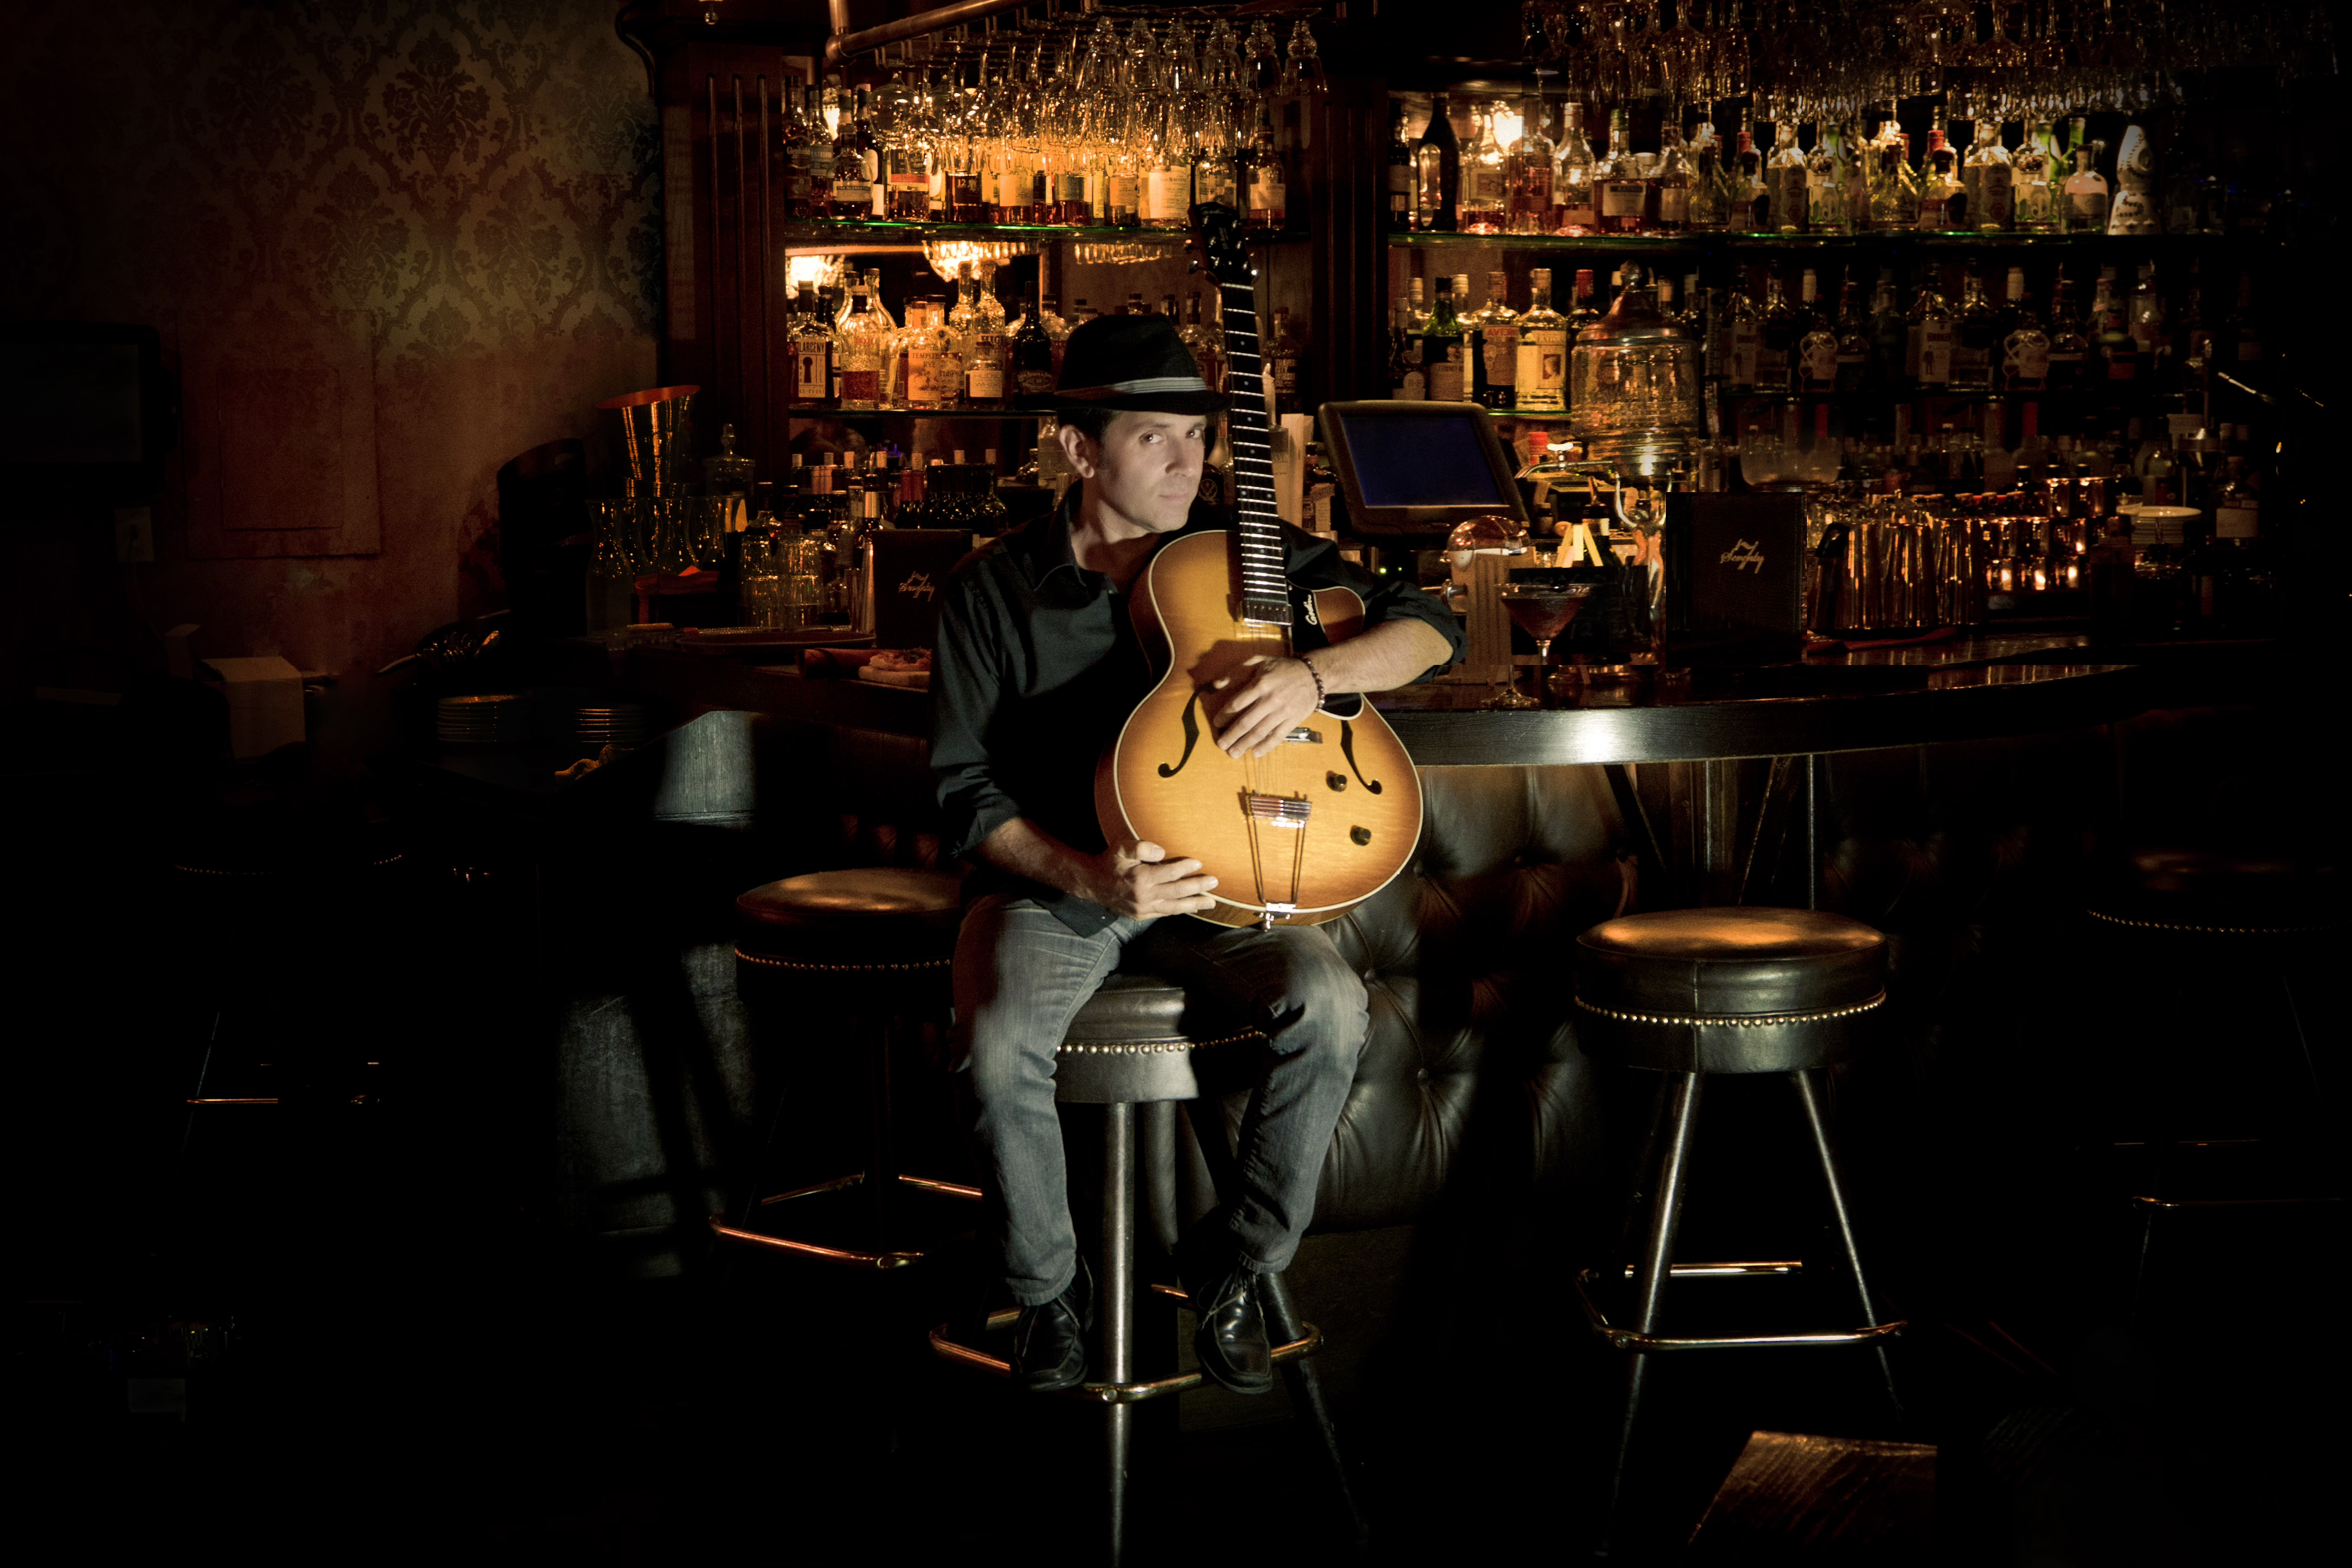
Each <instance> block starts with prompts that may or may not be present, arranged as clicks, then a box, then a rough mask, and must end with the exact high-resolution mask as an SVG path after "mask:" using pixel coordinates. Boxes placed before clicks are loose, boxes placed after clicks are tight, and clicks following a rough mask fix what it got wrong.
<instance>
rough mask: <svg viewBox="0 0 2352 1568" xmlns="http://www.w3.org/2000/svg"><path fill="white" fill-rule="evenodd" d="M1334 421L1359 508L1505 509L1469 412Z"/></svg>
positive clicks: (1474, 418)
mask: <svg viewBox="0 0 2352 1568" xmlns="http://www.w3.org/2000/svg"><path fill="white" fill-rule="evenodd" d="M1340 419H1341V422H1342V423H1344V424H1345V425H1346V427H1347V430H1346V435H1347V442H1348V450H1349V455H1350V456H1351V457H1352V458H1353V460H1354V464H1355V469H1356V482H1357V484H1358V485H1359V486H1361V491H1362V495H1363V504H1364V505H1365V506H1367V507H1508V505H1509V501H1508V499H1507V497H1505V496H1504V494H1503V492H1502V487H1501V486H1499V485H1498V484H1497V483H1496V478H1495V470H1494V468H1493V466H1492V465H1490V464H1489V463H1488V462H1487V460H1486V448H1485V446H1484V445H1483V444H1481V443H1480V441H1479V439H1478V426H1477V423H1476V421H1477V414H1476V413H1475V411H1473V410H1470V409H1466V408H1465V409H1464V410H1463V411H1462V412H1461V413H1451V412H1447V413H1427V414H1423V413H1413V414H1405V415H1381V416H1378V417H1372V416H1364V417H1357V416H1352V415H1349V414H1341V415H1340Z"/></svg>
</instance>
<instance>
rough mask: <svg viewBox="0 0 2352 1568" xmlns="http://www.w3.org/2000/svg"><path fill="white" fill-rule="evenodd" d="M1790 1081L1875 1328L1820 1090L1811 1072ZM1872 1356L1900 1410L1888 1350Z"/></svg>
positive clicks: (1875, 1349) (1877, 1349)
mask: <svg viewBox="0 0 2352 1568" xmlns="http://www.w3.org/2000/svg"><path fill="white" fill-rule="evenodd" d="M1789 1081H1790V1082H1791V1083H1794V1084H1795V1085H1796V1086H1797V1099H1798V1101H1799V1103H1801V1104H1802V1105H1803V1106H1804V1108H1805V1126H1806V1128H1807V1129H1808V1130H1809V1131H1811V1134H1812V1135H1813V1152H1814V1153H1815V1154H1816V1155H1820V1156H1821V1162H1822V1177H1823V1178H1824V1179H1825V1180H1826V1181H1827V1182H1828V1183H1829V1189H1830V1208H1831V1210H1832V1212H1833V1213H1834V1214H1835V1215H1836V1216H1837V1228H1838V1242H1839V1244H1840V1245H1841V1246H1843V1248H1844V1249H1845V1266H1846V1270H1847V1272H1848V1273H1849V1274H1851V1275H1852V1276H1853V1294H1854V1300H1855V1301H1856V1302H1857V1303H1858V1304H1859V1305H1860V1306H1861V1308H1862V1321H1863V1322H1864V1325H1866V1326H1868V1327H1872V1328H1875V1327H1876V1326H1877V1325H1878V1308H1877V1306H1876V1305H1875V1304H1874V1302H1873V1301H1871V1299H1870V1284H1869V1281H1867V1280H1866V1279H1864V1276H1863V1272H1862V1249H1860V1248H1859V1247H1857V1246H1856V1245H1854V1239H1853V1216H1852V1215H1851V1214H1849V1213H1848V1212H1847V1210H1846V1202H1845V1183H1844V1182H1843V1181H1842V1180H1840V1179H1839V1176H1838V1162H1837V1154H1836V1152H1835V1151H1834V1150H1832V1148H1831V1147H1830V1131H1829V1123H1828V1121H1827V1120H1826V1119H1825V1118H1824V1117H1823V1116H1822V1098H1821V1091H1820V1089H1819V1087H1818V1086H1817V1085H1816V1084H1815V1083H1814V1082H1813V1074H1812V1073H1811V1072H1791V1073H1790V1074H1789ZM1871 1354H1874V1355H1875V1356H1876V1357H1878V1375H1879V1376H1880V1377H1881V1378H1882V1379H1883V1380H1884V1381H1885V1384H1886V1402H1887V1403H1888V1404H1889V1405H1892V1406H1894V1407H1895V1409H1897V1410H1901V1409H1902V1408H1903V1398H1902V1396H1900V1395H1898V1394H1897V1393H1895V1368H1894V1365H1893V1364H1892V1363H1890V1362H1889V1361H1888V1360H1887V1357H1886V1347H1885V1345H1883V1344H1876V1345H1873V1346H1872V1347H1871Z"/></svg>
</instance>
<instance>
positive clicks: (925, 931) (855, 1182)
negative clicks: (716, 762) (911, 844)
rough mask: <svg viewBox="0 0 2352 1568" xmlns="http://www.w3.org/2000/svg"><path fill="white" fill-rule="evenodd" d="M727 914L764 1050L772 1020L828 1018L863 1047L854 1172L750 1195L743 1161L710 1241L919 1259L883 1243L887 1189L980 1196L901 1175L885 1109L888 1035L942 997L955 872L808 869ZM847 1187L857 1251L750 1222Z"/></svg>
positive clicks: (807, 1022) (775, 1116) (753, 1182)
mask: <svg viewBox="0 0 2352 1568" xmlns="http://www.w3.org/2000/svg"><path fill="white" fill-rule="evenodd" d="M735 912H736V915H737V922H738V924H737V937H736V946H735V959H736V966H737V967H736V984H737V988H738V989H739V990H740V991H741V992H742V994H744V995H745V996H746V997H747V998H751V1000H752V1002H753V1005H754V1008H755V1009H756V1012H755V1016H761V1015H764V1017H765V1018H766V1019H767V1020H768V1023H769V1027H767V1028H766V1029H765V1030H763V1032H764V1033H765V1034H766V1035H767V1036H768V1037H769V1038H768V1040H767V1042H766V1043H767V1044H768V1046H769V1048H770V1049H771V1050H782V1049H784V1048H785V1047H786V1045H787V1043H788V1042H787V1041H786V1040H783V1039H782V1038H780V1037H781V1035H782V1030H779V1029H777V1028H775V1027H773V1026H774V1023H775V1022H776V1021H778V1020H781V1019H789V1020H791V1021H792V1022H793V1024H794V1025H796V1026H800V1027H804V1028H828V1026H829V1025H830V1024H831V1023H833V1022H834V1021H836V1020H837V1021H839V1022H840V1023H842V1024H843V1025H844V1026H845V1032H846V1033H847V1034H849V1035H850V1036H851V1037H852V1038H854V1039H856V1040H857V1041H858V1043H859V1044H860V1045H861V1046H862V1047H863V1048H864V1051H865V1055H866V1168H865V1169H863V1170H860V1171H853V1172H851V1173H850V1174H848V1175H847V1176H835V1177H834V1178H832V1179H830V1180H827V1181H821V1182H818V1183H816V1184H815V1185H814V1186H802V1187H795V1188H793V1190H791V1191H789V1192H780V1193H775V1194H772V1195H769V1196H766V1197H762V1196H761V1194H760V1190H759V1189H760V1183H759V1180H758V1176H759V1172H758V1170H757V1168H756V1165H757V1162H756V1161H755V1168H754V1169H753V1171H752V1173H751V1179H750V1180H749V1181H747V1182H745V1183H744V1185H743V1188H742V1196H741V1197H740V1199H739V1200H738V1202H737V1206H736V1210H735V1212H734V1213H733V1214H731V1215H729V1214H714V1215H712V1216H711V1217H710V1228H711V1231H712V1232H713V1234H715V1235H717V1236H718V1237H719V1239H722V1240H726V1241H730V1242H737V1243H740V1244H742V1245H744V1246H750V1247H759V1248H765V1249H769V1250H772V1251H777V1252H785V1253H790V1254H793V1255H794V1256H797V1257H802V1258H810V1259H814V1260H818V1261H820V1262H826V1263H836V1264H841V1265H844V1266H845V1267H849V1268H857V1269H878V1270H891V1269H902V1268H905V1267H906V1266H907V1265H908V1264H910V1263H914V1262H917V1261H919V1260H921V1258H922V1256H923V1254H922V1253H921V1252H920V1251H919V1250H914V1249H905V1248H894V1247H892V1246H891V1245H890V1239H891V1228H890V1210H891V1208H892V1207H893V1205H892V1203H891V1199H892V1197H894V1196H896V1194H897V1193H898V1189H900V1188H909V1189H913V1190H916V1191H919V1192H925V1193H929V1194H933V1195H936V1196H940V1197H950V1198H959V1199H962V1200H964V1201H967V1202H974V1203H976V1202H978V1201H979V1199H980V1189H979V1188H977V1187H973V1186H964V1185H962V1184H961V1183H958V1182H947V1181H935V1180H931V1179H929V1178H927V1177H923V1176H908V1175H905V1174H903V1173H901V1172H900V1171H899V1169H898V1163H897V1160H898V1153H897V1148H896V1142H895V1138H894V1127H893V1119H892V1116H891V1097H890V1046H891V1041H892V1040H893V1039H894V1038H895V1037H896V1035H897V1033H898V1030H899V1029H900V1027H901V1026H902V1025H904V1024H906V1023H908V1022H909V1021H912V1020H916V1019H920V1018H922V1017H924V1016H925V1015H927V1014H928V1015H932V1016H944V1015H945V1014H946V1012H947V1010H948V1008H949V1006H950V991H949V973H950V967H951V966H952V965H953V963H954V959H955V942H956V932H957V929H958V928H959V927H960V926H961V925H962V921H963V908H962V901H961V896H960V888H959V883H958V881H957V879H956V878H955V877H953V876H950V875H949V874H947V873H943V872H932V871H907V870H899V869H896V868H889V867H877V868H868V869H864V870H856V871H827V872H815V873H810V874H808V875H805V876H793V877H786V878H784V879H783V880H782V881H781V882H772V883H765V884H763V885H761V886H759V887H755V888H753V889H751V892H749V893H746V894H743V895H741V896H740V897H739V898H738V899H736V901H735ZM828 1032H829V1030H828ZM786 1098H787V1097H786V1096H784V1095H782V1094H779V1095H778V1096H777V1098H776V1103H775V1108H774V1110H773V1111H772V1113H771V1115H770V1118H769V1131H768V1134H767V1135H766V1137H764V1138H763V1139H762V1140H761V1147H760V1154H761V1155H765V1154H766V1153H767V1149H768V1146H769V1145H770V1144H772V1142H773V1140H774V1136H775V1128H776V1126H777V1125H778V1124H781V1122H782V1114H783V1110H784V1104H785V1101H786ZM851 1188H863V1189H864V1192H865V1195H866V1197H867V1198H868V1200H869V1202H870V1204H871V1226H872V1231H871V1238H872V1239H871V1245H870V1247H869V1248H856V1247H833V1246H824V1245H821V1244H819V1243H817V1242H814V1241H807V1240H801V1239H794V1238H792V1237H786V1236H777V1235H772V1234H770V1233H769V1232H767V1231H764V1230H761V1229H758V1228H754V1226H753V1224H752V1221H753V1219H754V1218H756V1216H757V1215H758V1213H759V1211H760V1210H761V1209H763V1208H768V1207H774V1206H775V1205H778V1204H783V1203H790V1202H793V1201H794V1200H796V1199H801V1198H807V1197H818V1196H820V1195H823V1194H827V1193H838V1192H845V1191H847V1190H849V1189H851Z"/></svg>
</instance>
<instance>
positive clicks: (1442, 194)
mask: <svg viewBox="0 0 2352 1568" xmlns="http://www.w3.org/2000/svg"><path fill="white" fill-rule="evenodd" d="M1412 158H1413V177H1414V189H1415V192H1416V195H1415V198H1414V199H1415V201H1416V203H1417V204H1418V212H1419V214H1420V223H1419V225H1418V226H1419V227H1421V228H1423V229H1426V230H1431V231H1433V232H1435V233H1438V234H1453V233H1454V232H1455V231H1456V230H1457V229H1459V228H1460V227H1461V225H1462V143H1461V141H1459V140H1458V139H1457V138H1456V137H1455V136H1454V120H1453V117H1452V110H1450V109H1449V108H1448V106H1447V104H1446V101H1445V95H1444V93H1442V92H1440V93H1433V94H1431V95H1430V99H1429V128H1428V129H1427V130H1426V131H1423V132H1422V136H1421V141H1419V142H1417V143H1416V144H1415V145H1414V147H1413V151H1412Z"/></svg>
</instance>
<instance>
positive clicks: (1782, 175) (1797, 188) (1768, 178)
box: [1764, 115, 1811, 235]
mask: <svg viewBox="0 0 2352 1568" xmlns="http://www.w3.org/2000/svg"><path fill="white" fill-rule="evenodd" d="M1810 177H1811V175H1810V172H1809V171H1807V169H1806V168H1805V155H1804V153H1802V152H1799V151H1798V149H1797V122H1796V120H1795V119H1794V118H1792V117H1790V116H1786V115H1784V116H1782V118H1781V120H1780V123H1779V124H1778V125H1775V126H1774V127H1773V128H1772V155H1771V156H1770V157H1769V158H1767V159H1766V160H1765V161H1764V192H1765V195H1766V198H1767V199H1768V200H1769V202H1770V204H1771V205H1770V207H1769V210H1768V212H1767V214H1766V215H1767V216H1768V217H1769V220H1770V222H1771V226H1772V228H1773V229H1774V230H1775V231H1777V232H1779V233H1780V234H1784V235H1801V234H1803V233H1804V232H1805V208H1806V205H1807V198H1806V190H1805V187H1806V182H1807V181H1808V179H1809V178H1810Z"/></svg>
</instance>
